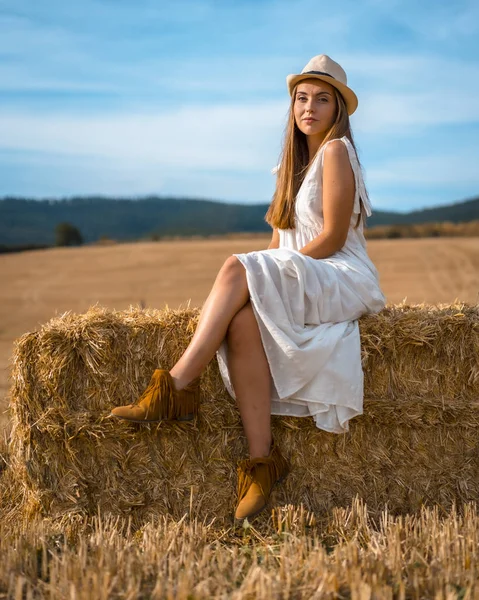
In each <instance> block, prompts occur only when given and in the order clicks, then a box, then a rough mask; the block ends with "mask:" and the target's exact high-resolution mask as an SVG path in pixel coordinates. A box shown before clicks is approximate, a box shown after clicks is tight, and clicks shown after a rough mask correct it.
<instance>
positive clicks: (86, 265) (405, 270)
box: [0, 236, 479, 433]
mask: <svg viewBox="0 0 479 600" xmlns="http://www.w3.org/2000/svg"><path fill="white" fill-rule="evenodd" d="M269 241H270V236H265V237H251V238H248V237H238V238H229V239H211V240H176V241H163V242H151V243H148V242H145V243H132V244H116V245H115V244H114V245H110V246H86V247H83V248H58V249H48V250H37V251H30V252H22V253H17V254H4V255H2V256H0V281H2V286H1V288H0V410H1V411H2V412H1V413H0V431H3V432H4V433H5V432H7V431H8V428H9V424H8V417H7V415H6V414H5V412H4V411H5V410H6V407H7V395H8V389H9V386H10V381H9V371H10V358H11V354H12V349H13V342H14V340H15V339H16V338H17V337H19V336H20V335H22V334H23V333H25V332H27V331H33V330H35V329H38V328H39V327H40V326H41V324H42V323H45V322H46V321H48V320H49V319H51V318H52V317H54V316H55V315H59V314H62V313H63V312H65V311H68V310H71V311H73V312H77V313H81V312H84V311H86V310H87V309H88V307H89V306H91V305H93V304H95V303H99V304H101V305H103V306H106V307H108V308H111V309H116V310H123V309H126V308H128V307H129V306H130V305H138V306H145V307H154V308H162V307H164V306H165V304H167V305H168V306H170V307H172V308H173V307H175V308H176V307H179V306H183V307H184V306H187V305H188V303H189V305H190V306H191V307H193V306H201V305H202V304H203V302H204V301H205V299H206V297H207V295H208V293H209V290H210V289H211V286H212V284H213V282H214V279H215V277H216V274H217V272H218V270H219V268H220V267H221V265H222V264H223V262H224V260H225V259H226V258H227V257H228V256H229V255H230V254H232V253H239V252H249V251H252V250H260V249H264V248H266V247H267V246H268V244H269ZM368 252H369V255H370V257H371V259H372V260H373V262H374V263H375V265H376V266H377V268H378V270H379V274H380V282H381V286H382V289H383V291H384V293H385V294H386V297H387V301H388V304H394V303H398V302H401V301H402V300H404V299H406V301H407V302H408V303H417V302H428V303H452V302H453V301H454V300H455V299H459V300H460V301H464V302H471V303H477V302H478V301H479V275H478V274H479V238H477V237H470V238H467V237H466V238H439V239H438V238H424V239H398V240H386V239H384V240H369V241H368Z"/></svg>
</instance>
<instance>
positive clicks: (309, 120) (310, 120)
mask: <svg viewBox="0 0 479 600" xmlns="http://www.w3.org/2000/svg"><path fill="white" fill-rule="evenodd" d="M303 121H306V123H312V122H313V121H316V119H303Z"/></svg>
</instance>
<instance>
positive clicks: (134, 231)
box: [0, 196, 479, 246]
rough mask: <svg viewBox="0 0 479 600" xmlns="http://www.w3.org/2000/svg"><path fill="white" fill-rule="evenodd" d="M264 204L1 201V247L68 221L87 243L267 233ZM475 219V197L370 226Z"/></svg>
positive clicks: (50, 235)
mask: <svg viewBox="0 0 479 600" xmlns="http://www.w3.org/2000/svg"><path fill="white" fill-rule="evenodd" d="M267 209H268V205H267V204H249V205H245V204H227V203H224V202H215V201H210V200H199V199H198V200H197V199H190V198H171V197H165V198H161V197H156V196H154V197H147V198H140V199H115V198H104V197H78V198H68V199H45V200H33V199H26V198H11V197H10V198H3V199H0V245H7V246H10V245H21V244H39V245H40V244H45V245H53V244H54V242H55V227H56V225H57V224H58V223H60V222H64V221H66V222H69V223H71V224H72V225H74V226H75V227H77V228H78V229H79V230H80V232H81V234H82V236H83V239H84V241H85V242H86V243H88V242H94V241H97V240H98V239H99V238H100V237H102V236H105V237H109V238H112V239H115V240H118V241H133V240H138V239H142V238H145V239H146V238H148V239H149V238H151V236H152V235H155V234H156V235H157V236H158V237H160V238H161V237H163V236H171V235H212V234H224V233H237V232H261V231H264V232H269V231H271V228H270V227H269V225H268V224H267V223H266V222H265V221H264V215H265V214H266V211H267ZM474 219H479V197H478V198H473V199H471V200H467V201H464V202H459V203H456V204H448V205H445V206H437V207H434V208H427V209H424V210H419V211H412V212H409V213H396V212H386V211H380V210H375V211H374V212H373V214H372V215H371V217H370V218H369V219H368V227H374V226H375V225H394V224H410V223H427V222H434V221H451V222H453V223H458V222H462V221H472V220H474Z"/></svg>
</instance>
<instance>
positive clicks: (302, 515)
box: [0, 499, 479, 600]
mask: <svg viewBox="0 0 479 600" xmlns="http://www.w3.org/2000/svg"><path fill="white" fill-rule="evenodd" d="M478 540H479V517H478V515H477V509H476V505H475V504H467V505H465V506H461V507H459V508H458V509H456V508H453V509H452V510H451V511H450V513H448V514H446V515H441V514H440V511H439V510H438V509H437V508H435V509H428V508H424V509H423V510H421V513H420V514H418V515H411V516H406V517H402V516H400V517H395V516H393V515H391V514H390V513H388V512H387V511H384V512H382V513H381V514H380V515H379V516H378V518H376V519H375V518H373V517H372V516H371V515H370V514H369V513H368V510H367V506H365V505H364V503H363V502H361V501H360V500H359V499H355V500H354V501H353V502H352V503H351V505H350V506H347V507H345V508H335V509H333V510H332V512H331V514H329V515H326V516H324V517H323V518H316V517H314V515H311V514H310V513H308V512H307V511H305V510H304V509H303V508H302V507H288V506H285V507H281V508H278V509H276V510H274V511H272V513H271V515H270V519H269V520H268V522H267V524H266V525H265V526H263V527H260V528H258V527H257V526H246V527H245V528H243V529H241V530H239V531H237V530H234V529H232V528H226V529H223V530H222V531H220V532H218V530H217V529H216V528H215V527H214V526H213V525H211V524H210V523H209V522H206V523H203V522H201V521H199V520H198V519H197V518H196V517H194V516H193V515H190V514H189V513H188V514H186V515H185V516H184V517H183V518H182V519H181V520H179V521H174V520H173V519H171V518H169V517H160V518H158V519H152V520H151V521H150V522H148V523H146V524H145V525H144V526H143V527H141V528H139V529H136V528H135V527H132V524H131V522H130V521H129V520H128V519H126V518H113V517H111V516H107V515H106V516H105V515H102V516H101V517H92V518H88V519H80V518H78V517H77V516H76V515H65V517H64V518H63V519H62V520H58V521H56V522H52V521H49V520H44V521H40V522H38V523H37V522H32V523H31V524H30V526H29V527H28V529H26V530H24V529H23V528H22V527H21V526H18V525H17V526H14V527H12V526H6V525H5V523H2V522H0V561H1V564H2V567H3V568H2V569H1V570H0V597H5V598H12V599H17V598H18V599H20V598H28V599H29V598H33V597H35V598H41V599H47V598H48V600H65V599H66V598H69V599H73V598H77V599H79V600H90V599H93V598H94V599H95V600H108V599H110V598H114V599H120V598H122V599H123V598H125V599H126V598H128V599H130V600H135V599H143V598H144V599H146V598H152V599H163V598H164V599H165V600H170V599H172V598H178V599H179V600H187V599H193V598H194V599H198V600H202V599H204V600H210V599H211V598H224V599H231V600H243V599H245V600H246V599H247V600H252V599H255V600H270V599H272V598H274V599H278V600H288V599H290V598H295V599H297V600H303V599H304V600H306V599H307V600H309V599H315V600H323V599H326V600H333V599H337V598H351V599H352V600H366V599H373V598H374V599H382V598H384V599H392V598H398V599H405V598H435V599H437V600H453V599H454V600H456V599H465V600H471V599H474V598H477V597H478V590H479V581H478V569H477V565H478V561H479V551H478ZM33 593H35V596H33Z"/></svg>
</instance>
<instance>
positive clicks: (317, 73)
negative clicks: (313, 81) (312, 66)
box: [301, 71, 336, 79]
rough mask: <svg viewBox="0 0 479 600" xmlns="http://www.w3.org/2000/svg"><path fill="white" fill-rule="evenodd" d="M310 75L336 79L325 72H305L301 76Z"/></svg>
mask: <svg viewBox="0 0 479 600" xmlns="http://www.w3.org/2000/svg"><path fill="white" fill-rule="evenodd" d="M310 73H312V74H314V75H327V76H328V77H332V78H333V79H336V77H333V76H332V75H330V74H329V73H325V72H324V71H305V72H304V73H301V75H309V74H310Z"/></svg>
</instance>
